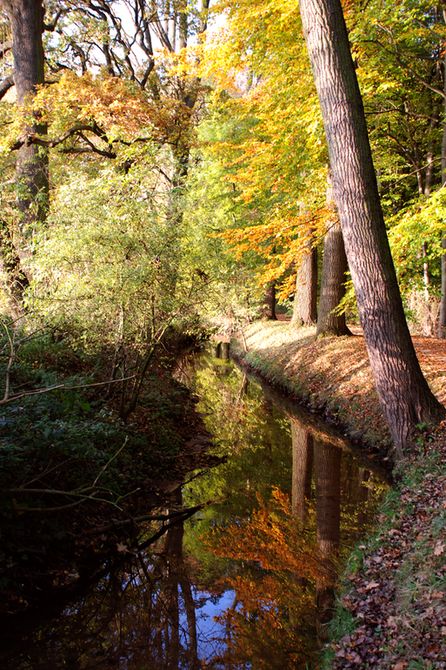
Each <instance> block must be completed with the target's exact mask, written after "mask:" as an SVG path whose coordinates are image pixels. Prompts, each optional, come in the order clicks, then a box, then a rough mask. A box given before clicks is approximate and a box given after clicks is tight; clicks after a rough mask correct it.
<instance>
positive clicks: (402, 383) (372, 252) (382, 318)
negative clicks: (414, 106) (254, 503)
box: [300, 0, 445, 453]
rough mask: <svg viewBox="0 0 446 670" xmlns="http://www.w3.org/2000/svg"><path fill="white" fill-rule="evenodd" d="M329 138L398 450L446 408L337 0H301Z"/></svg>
mask: <svg viewBox="0 0 446 670" xmlns="http://www.w3.org/2000/svg"><path fill="white" fill-rule="evenodd" d="M300 11H301V16H302V22H303V26H304V33H305V39H306V42H307V47H308V52H309V56H310V61H311V65H312V68H313V73H314V77H315V83H316V88H317V92H318V96H319V101H320V104H321V110H322V117H323V120H324V126H325V133H326V137H327V144H328V151H329V159H330V166H331V170H332V178H333V192H334V199H335V202H336V205H337V208H338V213H339V218H340V222H341V227H342V233H343V237H344V243H345V249H346V253H347V259H348V264H349V268H350V272H351V275H352V280H353V285H354V287H355V292H356V297H357V302H358V310H359V316H360V320H361V325H362V327H363V330H364V337H365V341H366V344H367V349H368V354H369V358H370V364H371V368H372V372H373V375H374V378H375V383H376V388H377V391H378V395H379V398H380V401H381V405H382V407H383V411H384V414H385V416H386V419H387V422H388V424H389V427H390V431H391V434H392V437H393V440H394V443H395V446H396V448H397V450H398V451H399V453H401V450H402V448H403V446H404V445H406V444H407V442H408V440H409V438H410V435H411V433H412V431H413V430H414V429H415V427H416V424H418V423H428V424H430V423H432V422H435V421H437V420H439V419H440V418H441V417H442V416H444V415H445V408H444V407H443V406H442V405H441V404H440V403H439V402H438V400H437V399H436V398H435V396H434V395H433V394H432V392H431V391H430V389H429V386H428V385H427V382H426V380H425V379H424V377H423V374H422V372H421V368H420V366H419V363H418V360H417V357H416V354H415V349H414V346H413V343H412V339H411V337H410V333H409V329H408V327H407V323H406V319H405V315H404V311H403V305H402V301H401V295H400V292H399V288H398V284H397V279H396V273H395V268H394V265H393V260H392V256H391V253H390V247H389V243H388V239H387V234H386V229H385V224H384V217H383V213H382V209H381V203H380V200H379V194H378V185H377V181H376V175H375V171H374V167H373V161H372V154H371V150H370V144H369V140H368V133H367V126H366V121H365V115H364V108H363V104H362V98H361V94H360V91H359V86H358V82H357V78H356V73H355V68H354V64H353V60H352V57H351V53H350V47H349V42H348V35H347V28H346V25H345V21H344V16H343V13H342V8H341V4H340V2H339V0H301V3H300Z"/></svg>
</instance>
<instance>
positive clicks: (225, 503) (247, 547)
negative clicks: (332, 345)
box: [0, 354, 386, 670]
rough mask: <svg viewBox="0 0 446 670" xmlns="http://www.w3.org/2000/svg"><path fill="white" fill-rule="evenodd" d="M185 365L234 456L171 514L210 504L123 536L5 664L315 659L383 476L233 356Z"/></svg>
mask: <svg viewBox="0 0 446 670" xmlns="http://www.w3.org/2000/svg"><path fill="white" fill-rule="evenodd" d="M176 375H177V377H178V378H179V379H180V380H181V381H182V382H183V383H186V384H187V385H188V386H189V387H190V388H191V389H192V390H193V392H194V393H195V394H196V396H197V399H198V403H197V409H198V411H199V412H200V413H201V414H202V416H203V418H204V422H205V424H206V427H207V430H208V431H209V432H210V433H211V435H212V436H213V441H214V450H215V453H216V454H218V455H220V456H225V458H226V460H225V461H224V462H223V463H221V464H220V465H218V466H217V467H215V468H213V469H211V470H209V471H207V472H205V473H199V476H196V477H194V476H193V474H192V475H191V477H190V481H189V483H186V484H185V485H184V486H182V487H178V488H177V489H176V490H175V491H174V492H173V494H172V499H173V502H172V501H171V503H170V507H169V508H166V509H163V510H160V512H161V513H163V514H165V515H167V516H169V512H170V513H171V512H172V510H173V511H174V512H175V510H177V509H180V508H182V507H186V508H189V507H193V506H195V505H197V504H201V503H204V502H206V503H207V504H206V505H205V506H204V507H203V508H202V509H201V510H200V511H199V512H198V513H196V514H195V515H194V516H193V517H191V518H190V519H188V520H187V521H185V522H174V521H173V520H172V521H169V522H164V524H165V532H164V533H163V534H162V535H160V537H159V539H158V540H157V541H156V542H155V543H152V544H150V545H149V546H148V547H144V537H142V538H141V544H140V548H139V549H138V550H133V549H132V551H131V553H129V554H128V555H127V553H126V552H127V549H126V547H125V546H124V547H122V550H123V551H122V553H123V558H125V559H126V560H125V561H123V562H121V563H120V565H119V567H117V568H116V569H115V570H112V571H109V572H107V574H106V575H105V576H104V577H103V578H102V579H101V580H100V581H99V582H98V583H96V584H95V585H94V586H93V587H92V588H91V590H90V591H89V592H88V593H86V594H85V595H84V596H83V597H81V598H80V599H79V600H78V601H77V602H74V603H71V604H70V605H69V606H66V607H65V609H64V610H63V611H62V612H60V613H59V614H58V616H57V617H54V618H48V619H47V620H43V621H40V622H39V623H38V624H37V622H35V621H34V622H31V623H30V622H28V624H27V625H26V626H24V627H23V628H22V629H21V630H20V631H17V635H15V634H12V635H11V638H10V640H9V641H8V643H7V644H6V647H5V650H4V651H3V652H2V653H1V654H0V667H1V668H2V670H47V669H48V670H52V669H54V670H56V669H59V668H61V669H62V668H66V669H68V670H90V669H93V668H94V669H97V670H179V669H185V670H186V669H187V670H199V669H200V668H206V669H215V670H217V669H222V670H223V669H224V670H226V669H227V670H248V669H251V668H252V669H256V668H261V669H265V670H275V669H276V668H277V669H280V670H287V669H288V668H290V669H291V668H302V669H304V668H317V656H318V651H319V649H320V647H321V644H322V642H323V640H324V638H325V636H326V628H327V621H328V620H329V618H330V614H331V610H332V604H333V596H334V587H335V584H336V575H337V574H338V572H339V570H340V569H341V568H342V564H343V562H344V561H345V557H346V555H347V554H348V552H349V549H350V548H351V547H352V546H353V545H354V544H355V543H356V542H357V541H358V539H359V538H360V537H361V536H363V535H364V534H365V532H366V530H367V528H368V527H369V526H370V524H371V523H372V521H373V514H374V511H375V509H376V506H377V503H378V502H379V499H380V497H381V495H382V493H383V491H384V490H385V488H386V484H385V482H384V479H383V477H382V475H381V474H380V473H379V470H378V469H377V468H376V467H375V466H373V465H372V464H371V463H370V462H367V461H360V460H358V457H357V454H355V453H354V452H353V451H352V449H351V448H350V446H349V444H348V443H347V442H346V441H345V440H344V438H343V437H342V436H340V435H339V434H336V433H335V432H334V431H333V430H332V429H331V428H330V427H328V426H326V425H324V424H323V423H320V422H318V421H317V420H316V419H315V418H314V416H312V415H311V414H309V413H305V412H304V411H302V410H301V409H299V408H298V407H296V405H295V404H293V403H291V402H290V401H288V400H286V399H284V398H281V397H279V396H277V395H275V394H273V393H272V392H271V391H268V389H265V388H262V386H261V385H260V384H259V383H258V382H257V381H255V380H253V379H251V378H248V377H247V376H246V375H245V374H244V373H243V372H242V371H241V370H239V369H238V368H237V367H236V366H235V365H234V364H233V363H231V362H229V361H227V360H221V359H216V358H213V357H212V356H210V355H208V354H202V355H200V356H196V355H195V356H190V357H186V358H184V359H183V360H181V361H180V362H179V364H178V369H177V371H176ZM173 519H175V517H173ZM156 528H157V526H156V523H155V522H153V523H152V524H151V525H150V527H147V528H146V529H145V532H146V536H147V537H150V536H153V534H154V531H156Z"/></svg>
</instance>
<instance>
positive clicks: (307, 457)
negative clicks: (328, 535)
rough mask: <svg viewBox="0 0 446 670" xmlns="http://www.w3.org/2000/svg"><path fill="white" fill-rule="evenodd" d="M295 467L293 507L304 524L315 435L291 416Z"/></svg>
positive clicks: (292, 481)
mask: <svg viewBox="0 0 446 670" xmlns="http://www.w3.org/2000/svg"><path fill="white" fill-rule="evenodd" d="M290 421H291V442H292V450H293V469H292V475H291V509H292V512H293V515H294V516H295V517H296V518H297V519H298V520H299V521H300V522H301V523H302V524H303V523H304V522H305V517H306V509H307V502H306V501H307V499H308V498H309V497H310V493H311V470H312V466H313V437H312V436H311V434H310V433H309V431H308V430H306V428H305V427H304V426H303V425H302V424H301V423H300V421H298V420H297V419H294V418H292V417H290Z"/></svg>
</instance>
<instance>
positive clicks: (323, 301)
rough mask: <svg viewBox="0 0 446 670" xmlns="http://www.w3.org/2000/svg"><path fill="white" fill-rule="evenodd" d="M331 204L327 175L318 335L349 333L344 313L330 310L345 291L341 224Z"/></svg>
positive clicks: (346, 268) (331, 197)
mask: <svg viewBox="0 0 446 670" xmlns="http://www.w3.org/2000/svg"><path fill="white" fill-rule="evenodd" d="M333 205H334V203H333V187H332V185H331V178H329V180H328V185H327V206H328V207H330V208H331V209H333V219H332V220H331V221H329V223H328V225H327V232H326V233H325V237H324V257H323V261H322V280H321V294H320V298H319V308H318V314H317V330H316V333H317V335H318V336H319V335H320V336H325V335H339V336H340V335H351V333H350V331H349V329H348V328H347V324H346V321H345V313H342V314H334V310H335V309H336V307H337V306H338V305H339V303H340V302H341V300H342V298H343V297H344V295H345V274H346V272H347V270H348V264H347V256H346V255H345V248H344V239H343V237H342V230H341V225H340V223H339V220H338V217H337V214H336V212H335V211H334V206H333Z"/></svg>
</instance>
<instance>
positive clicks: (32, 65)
mask: <svg viewBox="0 0 446 670" xmlns="http://www.w3.org/2000/svg"><path fill="white" fill-rule="evenodd" d="M2 4H3V6H4V7H5V9H6V11H7V13H8V18H9V20H10V23H11V31H12V53H13V57H14V82H15V86H16V92H17V105H18V107H19V108H20V107H23V105H25V104H26V103H27V101H29V99H30V97H32V95H33V94H34V93H35V90H36V87H37V86H38V85H39V84H43V83H44V53H43V43H42V32H43V14H44V10H43V6H42V0H2ZM45 132H46V128H45V126H44V125H42V124H40V123H39V121H38V119H36V121H35V123H30V125H28V126H27V128H26V129H25V134H26V135H27V136H28V137H31V136H33V135H35V134H38V135H41V134H44V133H45ZM16 181H17V204H18V208H19V211H20V221H19V225H20V228H21V230H22V232H23V233H24V234H25V235H29V234H31V233H32V232H33V231H34V230H35V228H36V225H37V224H38V223H39V222H43V221H45V219H46V215H47V209H48V157H47V152H46V151H45V150H44V149H43V148H42V147H39V146H37V145H36V144H32V143H29V142H25V144H24V145H23V146H22V148H21V149H20V150H19V155H18V158H17V168H16Z"/></svg>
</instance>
